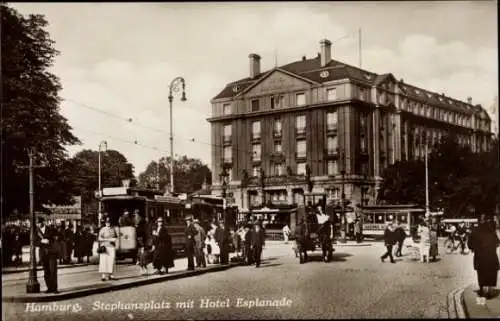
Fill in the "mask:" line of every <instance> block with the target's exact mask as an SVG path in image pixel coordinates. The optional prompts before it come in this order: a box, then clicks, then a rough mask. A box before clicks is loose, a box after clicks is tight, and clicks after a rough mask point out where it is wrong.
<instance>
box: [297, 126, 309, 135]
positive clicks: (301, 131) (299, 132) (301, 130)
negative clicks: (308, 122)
mask: <svg viewBox="0 0 500 321" xmlns="http://www.w3.org/2000/svg"><path fill="white" fill-rule="evenodd" d="M295 133H296V134H297V136H302V135H305V134H306V128H305V127H298V128H296V129H295Z"/></svg>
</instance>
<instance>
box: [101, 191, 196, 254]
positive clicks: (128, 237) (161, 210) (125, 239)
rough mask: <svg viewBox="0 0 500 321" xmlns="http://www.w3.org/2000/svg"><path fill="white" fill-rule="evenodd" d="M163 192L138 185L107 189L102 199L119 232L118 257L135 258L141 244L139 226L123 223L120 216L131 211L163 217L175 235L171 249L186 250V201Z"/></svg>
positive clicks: (149, 216)
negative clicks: (139, 241)
mask: <svg viewBox="0 0 500 321" xmlns="http://www.w3.org/2000/svg"><path fill="white" fill-rule="evenodd" d="M161 194H162V193H160V192H158V191H152V190H144V189H138V188H127V187H113V188H104V189H103V197H102V198H101V201H102V204H103V208H104V212H105V213H107V215H108V217H109V218H110V219H111V224H112V226H116V228H117V232H118V235H119V238H118V242H117V243H118V244H117V252H116V257H117V259H124V258H131V259H132V260H134V261H135V260H136V258H137V251H138V243H137V233H136V227H135V226H134V225H121V224H120V221H121V220H120V218H121V217H122V216H123V214H124V212H125V211H128V212H129V213H130V214H132V213H134V211H135V210H138V211H139V216H140V217H141V218H147V219H148V220H149V221H154V220H156V219H157V218H158V217H162V218H163V219H164V221H165V223H166V224H165V226H166V228H167V230H168V232H169V234H170V235H171V237H172V248H173V250H174V251H175V252H181V251H184V246H185V243H186V239H185V235H184V232H185V228H186V223H185V221H184V218H185V215H186V213H185V212H186V205H185V202H184V201H182V200H181V199H179V198H177V197H172V196H163V195H161Z"/></svg>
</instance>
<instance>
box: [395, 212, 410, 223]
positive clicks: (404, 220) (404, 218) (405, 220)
mask: <svg viewBox="0 0 500 321" xmlns="http://www.w3.org/2000/svg"><path fill="white" fill-rule="evenodd" d="M397 217H398V221H399V222H401V223H403V224H407V223H408V216H407V215H406V213H403V214H398V216H397Z"/></svg>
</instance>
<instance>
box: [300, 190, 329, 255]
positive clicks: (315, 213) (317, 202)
mask: <svg viewBox="0 0 500 321" xmlns="http://www.w3.org/2000/svg"><path fill="white" fill-rule="evenodd" d="M325 200H326V194H323V193H305V194H304V204H302V205H300V206H298V207H297V215H296V226H297V227H298V228H299V229H305V231H303V230H302V233H304V238H300V237H297V236H296V245H295V247H294V251H295V256H296V257H298V258H299V261H300V263H304V262H305V257H304V252H306V253H307V252H308V251H313V252H314V251H316V250H320V251H322V256H323V261H325V262H330V261H331V260H332V258H333V251H334V249H333V240H334V236H335V233H334V230H335V224H334V219H333V218H331V217H330V216H329V215H326V214H325V204H326V202H325ZM302 223H303V224H302Z"/></svg>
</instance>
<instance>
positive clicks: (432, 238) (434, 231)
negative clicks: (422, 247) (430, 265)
mask: <svg viewBox="0 0 500 321" xmlns="http://www.w3.org/2000/svg"><path fill="white" fill-rule="evenodd" d="M438 229H439V225H438V224H431V225H430V228H429V246H430V247H429V257H430V258H431V260H432V262H435V261H436V257H437V256H438V255H439V248H438Z"/></svg>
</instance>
